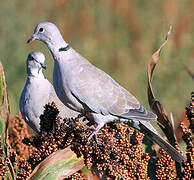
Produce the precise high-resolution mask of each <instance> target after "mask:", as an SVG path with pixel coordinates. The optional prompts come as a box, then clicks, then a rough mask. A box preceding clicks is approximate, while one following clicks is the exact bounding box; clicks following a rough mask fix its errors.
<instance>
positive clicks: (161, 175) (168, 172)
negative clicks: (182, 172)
mask: <svg viewBox="0 0 194 180" xmlns="http://www.w3.org/2000/svg"><path fill="white" fill-rule="evenodd" d="M159 154H160V158H159V159H158V160H157V163H156V178H157V179H171V180H173V179H176V176H177V174H176V167H175V162H174V161H173V160H172V158H171V157H170V156H169V155H168V153H167V152H166V151H164V150H163V149H161V148H160V150H159Z"/></svg>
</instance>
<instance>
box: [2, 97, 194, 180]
mask: <svg viewBox="0 0 194 180" xmlns="http://www.w3.org/2000/svg"><path fill="white" fill-rule="evenodd" d="M192 97H193V96H192ZM192 103H193V99H192ZM192 103H191V106H190V107H189V108H187V109H188V111H190V112H188V114H190V113H191V111H192V113H193V104H192ZM58 113H59V110H58V109H57V106H56V105H55V103H51V104H47V105H46V106H45V110H44V113H43V115H41V117H40V120H41V123H40V125H41V132H40V133H39V134H38V135H37V136H31V135H29V134H28V132H27V127H26V125H25V123H24V122H23V121H22V118H21V117H19V116H18V117H16V118H15V124H16V123H17V124H18V126H14V123H13V125H12V126H11V128H10V129H11V130H9V132H10V142H11V147H12V149H9V151H8V152H9V155H8V157H7V158H5V160H2V159H1V158H0V161H1V162H0V175H1V176H4V175H5V174H6V173H7V171H6V168H5V167H6V166H7V165H8V160H9V161H11V163H12V164H13V165H17V169H18V173H17V179H26V178H27V177H28V176H29V175H30V174H31V173H32V171H33V170H34V168H35V167H36V166H37V165H38V164H39V163H40V162H41V161H43V160H44V159H45V158H46V157H48V156H49V155H50V154H52V153H53V152H56V151H57V150H59V149H64V148H66V147H67V146H71V149H72V150H73V151H74V152H75V153H76V154H77V156H78V157H79V156H81V155H83V156H84V160H85V165H86V166H87V167H88V169H91V170H92V171H93V173H94V174H96V175H97V176H98V177H99V178H100V179H132V180H133V179H150V178H149V176H148V166H149V164H148V161H149V159H150V156H149V155H148V154H147V153H144V151H143V145H142V140H143V138H144V135H143V134H142V133H140V132H136V131H135V130H134V129H133V128H131V127H129V126H128V125H127V124H121V123H119V122H112V123H108V124H106V125H105V126H104V127H103V128H102V129H101V130H100V131H99V132H98V135H97V139H95V138H93V139H91V140H90V141H88V137H89V135H90V134H91V133H92V131H93V130H92V128H90V127H88V126H87V125H85V124H84V123H83V121H82V120H81V118H83V116H81V115H80V116H79V117H77V118H70V119H62V118H60V117H58ZM187 117H188V118H189V120H190V119H191V118H193V116H190V115H189V116H187ZM192 120H193V119H192ZM13 122H14V121H13ZM190 122H192V121H191V120H190ZM23 123H24V124H23ZM181 127H182V130H183V139H184V141H185V142H186V144H187V159H186V161H185V162H184V163H183V168H184V171H183V175H182V177H184V178H186V179H192V178H193V177H192V173H193V171H192V170H193V165H194V161H193V157H194V154H193V152H194V146H193V134H192V130H191V129H189V128H186V127H185V126H184V125H182V126H181ZM190 127H191V126H190ZM25 133H26V134H25ZM12 136H13V137H12ZM14 136H16V137H17V138H16V137H14ZM21 139H23V140H21ZM15 144H16V145H15ZM14 150H15V151H16V153H15V151H14ZM24 151H27V152H28V153H27V155H26V154H24ZM158 154H160V156H159V157H158V158H157V161H156V179H176V168H175V163H174V161H173V160H172V159H171V157H170V156H169V155H168V154H167V153H166V152H165V151H164V150H162V149H160V150H159V153H158ZM18 156H19V157H22V158H18ZM0 157H3V150H2V147H1V144H0ZM8 158H9V159H8ZM66 179H74V180H77V179H86V175H84V174H83V173H82V172H81V171H78V172H76V173H75V174H74V175H72V176H70V177H68V178H66Z"/></svg>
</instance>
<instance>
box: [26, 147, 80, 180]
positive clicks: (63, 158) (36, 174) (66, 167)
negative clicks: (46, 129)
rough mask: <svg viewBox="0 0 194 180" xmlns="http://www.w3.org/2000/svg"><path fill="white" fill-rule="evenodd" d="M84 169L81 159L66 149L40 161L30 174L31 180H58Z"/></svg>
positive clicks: (68, 148)
mask: <svg viewBox="0 0 194 180" xmlns="http://www.w3.org/2000/svg"><path fill="white" fill-rule="evenodd" d="M83 167H84V160H83V157H82V156H81V157H79V158H77V155H76V154H75V153H74V152H73V151H72V150H71V149H70V147H67V148H66V149H63V150H59V151H57V152H54V153H52V154H51V155H50V156H48V157H47V158H46V159H45V160H44V161H42V162H41V163H40V164H39V165H38V166H37V167H36V168H35V169H34V171H33V172H32V174H31V175H30V177H29V179H31V180H43V179H44V180H58V179H61V178H65V177H67V176H70V175H73V174H74V173H75V172H77V171H79V170H81V169H82V168H83Z"/></svg>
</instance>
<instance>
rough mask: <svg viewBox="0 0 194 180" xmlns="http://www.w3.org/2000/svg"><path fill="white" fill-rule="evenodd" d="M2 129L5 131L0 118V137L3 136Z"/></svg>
mask: <svg viewBox="0 0 194 180" xmlns="http://www.w3.org/2000/svg"><path fill="white" fill-rule="evenodd" d="M4 129H5V124H4V120H3V119H2V118H0V136H1V135H2V134H3V132H4Z"/></svg>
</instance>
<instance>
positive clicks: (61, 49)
mask: <svg viewBox="0 0 194 180" xmlns="http://www.w3.org/2000/svg"><path fill="white" fill-rule="evenodd" d="M70 48H71V46H70V45H69V44H68V45H67V46H66V47H61V48H59V52H61V51H67V50H69V49H70Z"/></svg>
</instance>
